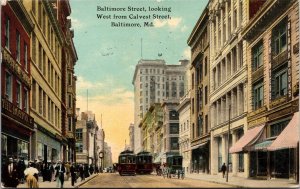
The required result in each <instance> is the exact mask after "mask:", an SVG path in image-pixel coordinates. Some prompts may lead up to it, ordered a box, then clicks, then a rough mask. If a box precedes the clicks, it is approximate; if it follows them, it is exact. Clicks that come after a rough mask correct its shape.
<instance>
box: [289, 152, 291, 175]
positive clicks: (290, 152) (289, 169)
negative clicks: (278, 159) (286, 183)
mask: <svg viewBox="0 0 300 189" xmlns="http://www.w3.org/2000/svg"><path fill="white" fill-rule="evenodd" d="M290 169H291V149H290V148H289V179H290Z"/></svg>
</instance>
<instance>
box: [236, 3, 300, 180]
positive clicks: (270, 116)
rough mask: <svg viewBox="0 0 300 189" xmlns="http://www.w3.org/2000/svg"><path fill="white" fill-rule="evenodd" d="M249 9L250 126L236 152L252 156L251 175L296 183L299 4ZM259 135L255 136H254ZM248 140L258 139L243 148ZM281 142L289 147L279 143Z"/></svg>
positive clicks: (246, 29) (250, 6)
mask: <svg viewBox="0 0 300 189" xmlns="http://www.w3.org/2000/svg"><path fill="white" fill-rule="evenodd" d="M247 7H248V9H249V15H248V17H249V22H248V23H247V25H245V27H244V29H243V30H242V35H243V37H244V39H245V40H246V42H247V43H246V46H247V49H246V57H247V66H248V67H247V68H248V90H247V93H248V99H249V100H248V116H247V117H248V127H247V131H246V130H245V131H246V132H245V135H244V136H243V138H241V139H240V141H238V142H237V143H236V144H235V146H233V149H232V150H233V151H234V152H235V153H236V154H243V153H245V154H248V155H249V156H250V161H249V169H250V170H249V173H247V176H250V177H264V178H268V179H269V178H289V179H291V178H292V179H296V178H298V176H299V175H298V171H296V169H297V167H299V135H298V139H293V138H292V137H290V138H289V137H288V136H291V135H289V133H293V132H296V131H295V129H297V126H299V2H298V1H294V0H289V1H279V0H276V1H261V2H260V4H259V6H258V5H257V4H255V2H254V1H253V2H250V3H249V4H247ZM297 120H298V122H297ZM255 130H258V131H259V132H257V133H256V135H253V134H252V135H251V134H249V133H251V132H252V133H253V131H255ZM246 137H248V138H249V137H250V138H251V137H252V138H254V139H253V140H252V142H251V144H244V146H242V145H241V143H242V141H243V140H244V138H246ZM282 138H284V139H285V142H279V141H281V140H282ZM294 138H297V137H294ZM290 140H295V141H294V142H291V141H290ZM297 141H298V144H297ZM238 148H239V149H238Z"/></svg>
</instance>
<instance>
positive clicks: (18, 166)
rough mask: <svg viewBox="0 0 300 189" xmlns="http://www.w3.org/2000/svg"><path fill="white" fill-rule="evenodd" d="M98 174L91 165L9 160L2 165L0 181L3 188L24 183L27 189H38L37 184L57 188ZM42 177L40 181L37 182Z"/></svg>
mask: <svg viewBox="0 0 300 189" xmlns="http://www.w3.org/2000/svg"><path fill="white" fill-rule="evenodd" d="M97 173H99V168H98V167H97V166H94V165H92V164H90V165H88V164H76V163H71V162H62V161H57V162H51V161H44V162H39V161H38V160H35V161H29V162H28V165H26V163H25V161H24V159H13V158H11V157H10V158H9V159H8V161H7V162H6V163H5V164H4V165H2V175H1V181H2V183H1V184H2V186H4V187H13V188H16V187H17V186H18V185H19V184H23V183H25V182H26V184H27V186H28V188H38V187H39V182H46V181H48V182H54V183H55V182H56V187H57V188H63V187H64V181H68V180H69V179H70V178H71V184H72V186H74V184H75V183H76V182H77V179H78V178H79V177H80V178H81V181H83V180H85V179H86V178H88V177H89V176H91V175H92V174H97ZM39 177H42V180H39Z"/></svg>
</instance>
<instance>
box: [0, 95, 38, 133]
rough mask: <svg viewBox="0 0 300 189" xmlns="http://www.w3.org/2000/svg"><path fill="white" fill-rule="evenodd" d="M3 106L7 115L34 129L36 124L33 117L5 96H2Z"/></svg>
mask: <svg viewBox="0 0 300 189" xmlns="http://www.w3.org/2000/svg"><path fill="white" fill-rule="evenodd" d="M1 107H2V112H3V113H4V114H5V115H7V116H9V117H11V118H13V119H15V120H16V121H18V122H20V123H23V124H24V125H26V126H28V127H30V128H31V129H33V126H34V125H33V124H34V120H33V118H32V117H31V116H30V115H29V114H27V113H26V112H24V111H23V110H21V109H20V108H19V107H17V106H16V105H14V104H13V103H11V102H10V101H8V100H6V99H4V98H2V105H1Z"/></svg>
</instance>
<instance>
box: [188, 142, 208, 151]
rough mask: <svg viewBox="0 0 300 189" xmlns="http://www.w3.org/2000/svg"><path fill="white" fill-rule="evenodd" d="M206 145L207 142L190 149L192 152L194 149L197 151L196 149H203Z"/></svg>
mask: <svg viewBox="0 0 300 189" xmlns="http://www.w3.org/2000/svg"><path fill="white" fill-rule="evenodd" d="M207 143H208V141H206V142H204V143H202V144H198V145H196V146H192V147H191V149H192V150H195V149H197V148H202V147H204V146H205V145H206V144H207Z"/></svg>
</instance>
